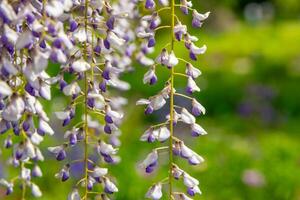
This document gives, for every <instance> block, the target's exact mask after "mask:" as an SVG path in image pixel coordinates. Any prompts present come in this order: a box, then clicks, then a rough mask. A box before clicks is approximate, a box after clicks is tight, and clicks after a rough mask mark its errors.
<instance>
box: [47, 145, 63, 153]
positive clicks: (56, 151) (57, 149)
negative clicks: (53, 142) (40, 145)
mask: <svg viewBox="0 0 300 200" xmlns="http://www.w3.org/2000/svg"><path fill="white" fill-rule="evenodd" d="M61 150H63V147H62V146H55V147H48V151H50V152H51V153H55V154H57V153H58V152H60V151H61Z"/></svg>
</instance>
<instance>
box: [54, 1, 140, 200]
mask: <svg viewBox="0 0 300 200" xmlns="http://www.w3.org/2000/svg"><path fill="white" fill-rule="evenodd" d="M128 5H131V6H129V7H126V6H125V5H124V4H121V3H120V4H110V3H109V2H107V1H87V0H86V1H84V2H73V3H72V6H71V7H70V9H69V11H68V12H65V13H64V15H65V16H64V18H65V20H67V21H68V23H67V24H68V26H66V27H64V32H65V33H66V35H68V37H67V39H68V40H69V41H68V43H70V44H72V48H68V47H67V46H66V45H64V38H58V40H56V41H55V46H56V48H58V49H59V50H62V51H63V52H64V54H63V55H64V56H65V57H66V59H65V61H64V62H63V63H61V64H62V65H61V73H60V75H59V76H58V77H59V87H60V90H61V91H62V92H63V93H64V95H66V96H69V97H70V102H69V104H68V105H67V106H66V108H65V109H64V110H63V111H59V112H56V116H57V118H58V119H60V120H61V122H62V126H68V125H69V124H71V123H72V119H74V117H75V116H77V115H78V114H79V115H82V120H81V121H80V122H79V123H77V124H75V125H74V124H72V126H71V127H70V126H68V127H70V128H69V129H67V130H66V132H65V134H64V138H65V139H66V141H65V142H64V143H62V144H60V145H58V146H54V147H49V148H48V149H49V151H50V152H52V153H53V154H54V155H55V156H56V159H57V160H58V161H64V165H63V166H62V168H61V170H60V171H59V172H58V173H57V174H56V177H57V178H58V179H60V180H61V181H63V182H65V181H67V180H68V179H69V178H70V175H71V173H70V169H71V168H72V166H73V165H75V166H76V165H80V164H81V165H83V169H84V170H83V173H82V177H81V178H80V179H79V180H78V182H77V183H76V185H74V188H73V189H72V191H71V193H70V194H69V197H68V199H69V200H77V199H89V196H98V197H99V198H101V199H108V198H109V197H108V195H109V194H113V193H115V192H118V188H117V186H116V184H115V181H114V178H112V177H111V176H110V175H109V173H108V169H107V168H106V167H104V166H106V164H116V163H118V162H119V161H120V158H119V157H118V156H117V152H118V146H119V145H120V141H119V139H118V136H119V135H120V130H119V125H120V124H121V121H122V118H123V112H122V109H121V108H122V106H123V105H124V104H126V99H124V98H122V97H119V96H114V95H113V92H111V91H109V88H117V89H119V90H127V89H129V85H128V84H127V83H126V82H123V81H121V80H120V79H119V76H120V74H121V73H123V72H125V71H127V70H128V69H129V68H130V66H131V59H130V56H131V55H130V54H128V48H130V45H131V42H132V41H133V40H134V36H135V35H134V32H133V31H131V29H130V23H129V22H128V21H129V20H130V19H132V18H134V11H131V9H133V8H135V4H133V3H130V2H128ZM82 13H84V15H82ZM61 24H63V22H61ZM58 60H59V59H58ZM67 74H68V75H69V76H71V77H72V78H73V79H72V80H68V81H66V80H65V76H66V75H67ZM80 109H81V110H82V112H81V113H80V111H79V110H80ZM78 112H79V113H78ZM76 148H79V149H81V152H83V155H79V156H78V157H76V158H75V159H73V158H72V157H71V156H68V153H67V152H70V154H71V149H76ZM65 160H67V161H65ZM96 185H102V187H103V192H101V190H99V189H95V187H96ZM98 197H97V198H98Z"/></svg>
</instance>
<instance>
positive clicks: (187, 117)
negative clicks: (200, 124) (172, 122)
mask: <svg viewBox="0 0 300 200" xmlns="http://www.w3.org/2000/svg"><path fill="white" fill-rule="evenodd" d="M180 118H181V120H182V121H183V122H184V123H186V124H194V123H195V122H196V118H195V117H194V115H192V114H191V113H189V111H187V109H185V108H182V110H181V114H180Z"/></svg>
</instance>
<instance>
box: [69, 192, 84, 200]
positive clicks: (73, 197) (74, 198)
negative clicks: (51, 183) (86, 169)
mask: <svg viewBox="0 0 300 200" xmlns="http://www.w3.org/2000/svg"><path fill="white" fill-rule="evenodd" d="M68 200H81V197H80V194H79V191H78V190H77V189H73V190H72V192H71V193H70V194H69V195H68Z"/></svg>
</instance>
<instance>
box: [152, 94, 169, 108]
mask: <svg viewBox="0 0 300 200" xmlns="http://www.w3.org/2000/svg"><path fill="white" fill-rule="evenodd" d="M150 101H151V103H150V104H151V106H152V107H153V109H154V110H159V109H160V108H162V107H163V106H164V105H165V104H166V100H165V99H164V97H163V96H162V95H156V96H154V97H153V98H151V100H150Z"/></svg>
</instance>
